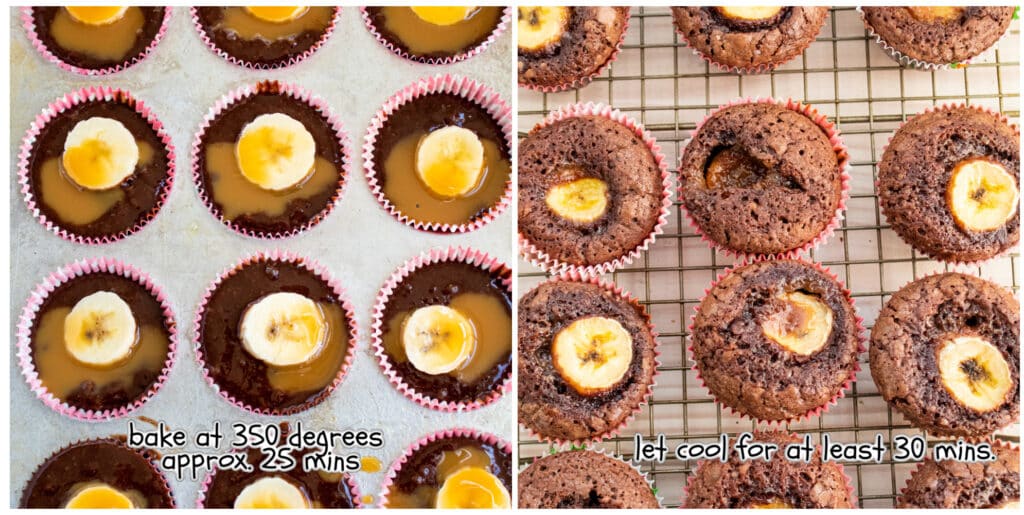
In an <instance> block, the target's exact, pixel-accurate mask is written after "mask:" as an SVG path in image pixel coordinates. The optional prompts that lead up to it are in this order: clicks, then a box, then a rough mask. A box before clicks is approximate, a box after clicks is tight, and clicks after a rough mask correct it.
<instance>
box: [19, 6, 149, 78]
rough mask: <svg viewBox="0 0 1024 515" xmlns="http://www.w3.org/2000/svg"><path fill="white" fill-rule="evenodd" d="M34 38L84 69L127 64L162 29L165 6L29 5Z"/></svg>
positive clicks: (67, 60)
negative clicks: (30, 6)
mask: <svg viewBox="0 0 1024 515" xmlns="http://www.w3.org/2000/svg"><path fill="white" fill-rule="evenodd" d="M31 9H32V22H33V23H34V24H35V33H36V37H38V38H39V40H40V42H41V43H42V44H43V46H44V47H45V48H46V50H48V51H49V52H50V53H52V54H53V55H54V56H55V57H56V58H57V59H60V60H61V61H62V62H64V63H66V64H68V65H70V66H74V67H76V68H80V69H83V70H104V69H109V68H112V67H116V66H119V65H130V64H131V63H133V62H134V61H135V60H136V59H140V58H142V57H143V56H145V55H146V54H147V53H148V52H149V50H150V47H151V45H152V44H153V42H154V40H155V39H156V38H157V37H158V35H159V34H160V32H161V31H162V30H163V25H164V22H165V18H166V17H167V9H166V8H164V7H82V6H76V7H32V8H31Z"/></svg>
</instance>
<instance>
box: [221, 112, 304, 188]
mask: <svg viewBox="0 0 1024 515" xmlns="http://www.w3.org/2000/svg"><path fill="white" fill-rule="evenodd" d="M235 155H236V157H237V158H238V167H239V170H240V171H241V172H242V176H243V177H245V178H246V179H248V180H249V182H251V183H253V184H255V185H257V186H259V187H261V188H263V189H265V190H271V191H282V190H286V189H289V188H292V187H293V186H297V185H299V184H301V183H303V182H304V181H305V180H306V178H307V177H309V175H310V172H312V171H313V164H314V163H315V161H316V142H315V141H314V140H313V135H312V134H310V133H309V131H307V130H306V127H305V126H304V125H302V122H300V121H298V120H296V119H294V118H292V117H291V116H288V115H286V114H282V113H272V114H263V115H260V116H257V117H256V119H254V120H253V121H251V122H249V124H248V125H246V126H245V128H243V129H242V134H241V136H239V138H238V144H237V145H236V146H235Z"/></svg>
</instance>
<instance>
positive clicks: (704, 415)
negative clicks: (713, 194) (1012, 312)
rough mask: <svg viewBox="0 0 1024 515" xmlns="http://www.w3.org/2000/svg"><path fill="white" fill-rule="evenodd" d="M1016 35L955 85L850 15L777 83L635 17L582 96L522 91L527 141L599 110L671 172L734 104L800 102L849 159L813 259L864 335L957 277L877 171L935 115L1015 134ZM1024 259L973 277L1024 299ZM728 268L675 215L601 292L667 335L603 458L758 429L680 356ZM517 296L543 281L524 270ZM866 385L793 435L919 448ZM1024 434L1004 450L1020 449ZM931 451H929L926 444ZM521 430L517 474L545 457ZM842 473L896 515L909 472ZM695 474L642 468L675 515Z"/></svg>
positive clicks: (951, 74) (649, 12) (778, 73)
mask: <svg viewBox="0 0 1024 515" xmlns="http://www.w3.org/2000/svg"><path fill="white" fill-rule="evenodd" d="M1019 47H1020V27H1019V22H1017V21H1014V22H1013V24H1012V25H1011V29H1010V31H1009V34H1008V35H1007V36H1006V37H1004V38H1003V39H1002V40H1001V41H1000V43H999V44H998V45H997V48H995V49H992V50H989V51H988V52H986V53H985V54H984V55H983V56H981V57H980V58H979V59H976V60H975V62H974V63H972V64H971V65H970V66H968V67H965V68H960V69H956V70H947V71H935V72H928V71H920V70H913V69H903V68H901V67H899V66H898V65H897V64H896V63H895V62H894V61H892V60H891V59H890V58H889V57H888V56H887V55H886V54H885V53H884V52H883V51H882V49H881V48H880V46H879V45H878V44H877V43H876V42H875V41H874V40H873V39H871V38H868V37H867V35H866V33H865V31H864V26H863V24H862V22H861V20H860V16H859V14H858V13H857V12H856V10H855V9H853V8H851V7H846V8H833V9H832V12H831V13H830V16H829V18H828V19H827V21H826V23H825V26H824V28H823V29H822V32H821V34H820V35H819V37H818V39H817V40H816V41H815V42H814V43H813V44H812V45H811V46H810V48H808V50H807V51H806V52H805V53H804V55H803V56H801V57H799V58H797V59H795V60H794V61H792V62H790V63H788V64H786V65H785V66H782V67H780V68H779V69H777V70H775V71H774V72H772V73H770V74H765V75H752V76H739V75H736V74H732V73H726V72H721V71H719V70H717V69H715V68H713V67H711V66H709V65H708V64H706V63H705V62H704V61H702V60H700V59H699V58H698V57H697V56H696V55H694V54H693V53H692V51H691V50H690V49H688V48H686V46H685V44H684V43H681V42H680V38H679V37H678V36H677V35H676V33H675V31H674V28H673V24H672V18H671V14H670V12H669V10H668V8H664V7H662V8H643V7H640V8H634V9H633V10H632V17H631V20H630V24H629V29H628V32H627V36H626V40H625V43H624V44H623V46H622V51H621V53H620V54H619V56H618V58H617V60H616V61H615V62H614V63H613V64H612V65H611V66H610V67H609V70H606V71H605V72H604V73H602V74H601V76H600V77H598V78H596V79H595V80H594V81H593V82H592V83H591V84H589V85H588V86H586V87H585V88H582V89H580V90H577V91H569V92H563V93H556V94H540V93H535V92H531V91H527V90H525V89H522V88H521V89H520V90H519V130H520V137H522V136H523V135H525V133H526V132H527V131H529V129H530V128H531V127H533V125H534V124H536V123H537V122H538V121H540V119H542V118H543V117H544V116H545V115H546V114H547V113H548V112H549V111H550V110H551V109H554V108H557V107H558V106H560V105H563V104H567V103H571V102H587V101H594V102H603V103H606V104H610V105H612V106H614V107H616V108H618V109H619V110H621V111H622V112H624V113H625V114H626V115H628V116H630V117H632V118H634V119H637V120H638V121H640V122H641V123H643V124H644V126H645V127H646V128H647V129H648V130H649V131H650V132H651V133H652V134H653V136H654V137H655V138H656V139H657V140H658V142H659V144H660V145H661V147H662V152H664V153H665V156H666V158H667V161H668V163H669V168H670V170H672V171H673V172H674V167H675V165H676V164H677V163H678V157H679V155H680V153H681V150H682V149H683V148H685V143H686V142H687V141H688V140H689V135H690V132H691V131H692V130H693V129H694V127H695V125H696V123H697V122H698V121H700V120H701V119H702V118H703V117H704V116H706V115H707V113H708V112H709V111H710V110H711V109H714V108H715V107H717V106H718V105H720V104H722V103H725V102H727V101H729V100H732V99H734V98H737V97H754V96H762V97H763V96H771V97H773V98H787V97H791V98H794V99H798V100H802V101H804V102H806V103H809V104H811V105H813V106H815V107H816V108H817V109H818V110H819V111H821V112H822V113H824V114H826V115H828V116H829V118H830V119H831V120H833V121H834V122H836V124H837V126H838V127H839V128H840V130H841V131H842V134H843V139H844V141H845V143H846V145H847V146H848V147H849V149H850V154H851V169H850V172H851V175H852V177H853V179H852V181H851V198H850V201H849V203H848V206H847V207H848V209H847V212H846V215H845V220H844V221H843V224H842V227H841V228H840V229H838V230H837V231H836V234H835V235H834V236H833V237H832V238H831V239H830V240H829V241H828V242H827V243H826V244H825V245H822V246H821V247H819V248H818V249H816V250H814V251H812V252H811V253H810V254H809V256H805V257H808V258H810V259H813V260H816V261H818V262H820V263H822V264H824V265H825V266H826V267H829V268H830V269H831V270H832V271H833V272H835V273H836V274H837V275H838V276H839V277H840V279H842V280H844V281H845V282H846V284H847V287H848V288H849V289H850V290H851V291H852V293H853V297H854V298H855V302H856V306H857V310H858V312H859V314H860V315H861V316H862V317H864V319H865V326H866V327H867V328H868V330H870V328H871V326H872V324H873V322H874V320H875V317H876V316H877V314H878V310H879V309H880V308H881V306H882V304H883V303H884V302H885V301H886V300H888V296H889V295H891V294H892V293H893V292H894V291H896V290H897V289H899V287H901V286H902V285H904V284H906V283H907V282H909V281H911V280H912V279H915V278H919V277H921V276H923V275H925V274H928V273H930V272H933V271H937V270H950V269H951V267H950V266H948V265H943V264H941V263H937V262H934V261H931V260H929V259H927V258H926V257H923V256H921V255H919V254H918V253H917V252H915V251H913V249H911V248H910V247H909V246H907V245H906V244H905V243H903V242H902V241H901V240H900V239H899V237H898V236H896V235H895V233H893V232H892V230H891V229H889V227H888V225H887V224H886V221H885V219H884V217H883V216H882V215H881V213H880V211H879V208H878V200H877V197H876V195H875V192H874V182H875V179H876V177H877V175H876V168H875V164H876V163H877V161H878V159H879V158H880V157H881V154H882V151H883V149H884V147H885V144H886V142H887V140H888V138H889V137H890V135H891V134H892V132H893V130H894V129H895V128H896V127H897V126H898V125H899V124H900V123H901V122H903V121H904V120H906V119H907V117H909V116H912V115H913V114H915V113H916V112H918V111H920V110H922V109H924V108H925V107H928V106H931V105H937V104H942V103H946V102H967V103H970V104H978V105H984V106H986V107H989V108H991V109H995V110H998V111H1000V112H1002V113H1004V114H1005V115H1007V116H1008V117H1010V119H1011V120H1012V121H1013V123H1019V122H1018V119H1019V116H1020V104H1019V96H1020V95H1019V80H1020V66H1019ZM1019 259H1020V255H1019V253H1018V252H1014V253H1013V254H1011V255H1009V256H1006V257H1003V258H1000V259H998V260H995V261H993V262H990V263H987V264H985V265H984V266H980V267H979V266H972V267H967V269H966V270H967V271H968V272H971V273H975V274H978V275H981V276H982V277H985V278H988V279H990V280H994V281H996V282H998V283H1000V284H1003V285H1004V286H1007V287H1011V288H1012V289H1013V290H1014V292H1017V291H1018V290H1019V284H1018V281H1019V279H1018V271H1017V267H1018V266H1019ZM732 264H733V260H732V259H731V258H728V257H726V256H723V255H720V254H716V253H714V252H713V251H711V250H710V249H708V248H707V245H706V244H705V243H704V242H703V241H701V239H700V237H699V236H697V235H696V234H694V231H693V230H692V228H690V227H689V226H688V224H687V223H686V221H685V218H684V217H683V216H682V213H681V212H680V204H679V202H676V203H675V205H674V206H673V208H672V213H671V216H670V218H669V222H668V224H667V225H666V226H665V234H663V235H662V236H659V237H658V240H657V242H656V243H655V244H654V245H653V246H652V247H651V249H650V250H649V251H648V252H646V253H644V255H643V256H642V257H640V258H638V259H637V260H636V261H635V262H634V263H633V265H632V266H629V267H627V268H625V269H623V270H619V271H617V272H615V273H613V274H610V276H605V279H611V280H614V281H615V282H616V283H617V284H619V285H620V286H622V287H623V288H625V289H626V290H627V291H629V292H631V293H632V294H633V295H635V296H637V297H638V298H639V299H640V300H641V303H642V304H643V305H644V306H645V307H646V308H647V309H648V311H649V312H650V313H651V316H652V318H653V320H654V323H655V327H656V329H657V330H658V333H659V335H660V337H659V340H660V342H661V351H662V357H661V361H662V365H661V367H660V368H659V376H658V377H657V383H658V384H657V386H656V387H655V390H654V395H653V398H652V400H651V402H650V404H649V405H648V406H646V407H645V408H644V409H643V410H642V411H641V413H640V414H639V415H638V416H637V417H636V419H635V420H633V421H632V422H631V423H630V424H629V425H628V426H627V427H626V428H625V429H624V430H623V431H622V434H621V436H620V437H618V438H614V439H611V440H608V441H605V442H602V443H601V444H598V445H596V446H595V447H596V448H598V449H603V450H608V451H613V452H614V453H616V454H618V455H621V456H623V458H624V459H630V458H631V457H632V447H633V442H632V437H633V435H634V434H635V433H641V434H643V435H645V436H648V437H650V436H653V435H657V434H659V433H663V434H665V435H666V438H667V440H668V442H669V447H670V448H673V447H674V446H675V445H677V444H679V443H681V442H685V441H712V440H714V439H715V438H716V437H717V435H718V434H720V433H722V432H727V433H730V434H735V433H737V432H743V431H749V430H751V429H753V428H754V425H753V424H752V423H751V422H750V421H742V420H741V419H739V417H737V416H735V415H732V414H730V413H728V412H723V411H722V409H721V408H720V406H718V405H717V404H716V403H715V402H714V401H713V400H712V399H711V397H710V396H709V394H708V393H707V392H706V390H704V389H703V388H702V387H701V386H700V383H699V381H697V380H696V377H695V374H694V372H693V371H692V370H690V366H691V364H690V362H689V360H688V358H687V356H686V351H685V343H686V342H687V337H688V332H687V330H686V327H687V326H688V325H689V321H690V317H691V315H692V313H693V307H694V306H695V305H696V304H697V303H698V302H699V300H700V298H701V297H702V296H703V293H704V289H705V288H706V287H707V286H708V285H709V284H710V283H711V281H712V280H713V279H714V277H716V276H717V274H718V273H720V272H721V271H722V270H724V269H725V268H727V267H728V266H730V265H732ZM519 270H520V274H519V279H520V280H519V292H520V294H523V293H525V292H526V291H529V289H530V288H532V287H533V286H534V285H536V284H538V283H539V282H541V281H542V280H544V279H545V277H546V276H545V275H544V274H543V272H541V271H540V270H539V269H537V268H535V267H533V266H532V265H530V264H529V263H527V262H525V261H523V260H522V259H520V262H519ZM861 365H862V370H861V372H860V373H859V374H858V378H857V379H858V381H857V382H856V383H854V385H853V387H852V389H851V390H849V391H847V392H846V397H845V398H843V399H841V400H840V401H839V404H838V405H836V406H834V407H832V408H831V409H830V411H829V412H828V413H826V414H824V415H822V416H821V417H815V418H812V419H810V420H808V421H805V422H802V423H795V424H791V425H789V426H788V427H789V429H790V430H793V431H797V432H801V433H812V434H816V435H817V434H821V433H825V432H827V433H830V434H831V435H832V437H833V439H835V440H838V441H842V442H855V441H856V442H865V441H870V440H872V439H873V438H874V435H875V434H877V433H880V434H882V435H883V438H884V439H885V440H886V441H887V442H889V441H891V440H892V437H893V436H894V435H897V434H921V432H920V431H918V430H916V429H914V428H913V427H912V426H911V425H910V424H909V423H908V422H907V421H906V420H905V419H904V418H903V417H902V416H901V415H900V414H899V413H895V412H893V411H892V410H891V409H890V408H889V407H888V406H887V405H886V403H885V401H884V400H883V399H882V398H881V396H880V395H879V394H878V392H877V390H876V389H875V386H874V383H873V381H872V379H871V375H870V372H869V370H868V363H867V353H864V354H862V355H861ZM1019 434H1020V430H1019V425H1014V426H1012V427H1010V428H1007V429H1006V430H1004V431H1003V432H1002V433H1001V434H1000V436H999V437H1000V438H1004V439H1008V440H1011V441H1019ZM932 440H933V439H930V441H932ZM549 450H550V449H549V446H548V445H547V444H544V443H541V442H537V441H536V440H532V439H531V438H530V436H529V434H528V433H526V432H525V431H524V430H522V429H521V431H520V441H519V462H520V464H521V465H525V464H527V463H529V462H530V461H531V460H532V459H533V458H534V457H536V456H539V455H542V454H545V453H547V452H549ZM886 458H887V459H886V460H885V461H884V462H883V463H880V464H874V463H855V464H848V465H846V472H847V474H848V475H849V476H850V478H851V480H852V482H853V484H854V487H855V492H856V494H857V499H858V502H859V504H860V506H861V507H865V508H868V507H891V506H893V504H894V501H895V496H896V494H897V493H898V492H899V490H900V489H901V488H902V487H903V485H904V483H905V481H906V479H907V477H908V476H909V473H910V471H911V470H912V469H913V468H914V466H915V464H914V463H894V462H893V461H892V460H891V459H889V458H890V455H889V454H887V456H886ZM693 465H694V463H693V462H690V461H676V460H674V459H672V458H669V459H668V460H666V461H665V463H663V464H657V463H655V464H649V463H648V464H643V465H642V469H643V470H644V471H645V472H647V473H648V477H649V478H652V479H653V480H654V482H655V485H656V487H657V488H658V492H659V494H660V495H661V496H662V497H663V498H664V501H665V504H666V506H677V505H678V504H679V502H680V500H681V496H682V491H683V486H684V485H685V482H686V478H687V476H688V475H689V474H690V472H691V471H692V467H693Z"/></svg>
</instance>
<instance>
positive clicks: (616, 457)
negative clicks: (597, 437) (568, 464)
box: [519, 448, 665, 509]
mask: <svg viewBox="0 0 1024 515" xmlns="http://www.w3.org/2000/svg"><path fill="white" fill-rule="evenodd" d="M563 452H592V453H595V454H603V455H605V456H607V457H609V458H611V459H613V460H616V461H621V462H623V463H625V464H626V465H629V467H630V468H632V469H633V470H635V471H636V473H637V474H639V475H640V477H642V478H643V479H644V482H646V483H647V486H649V487H650V488H651V493H653V494H654V498H655V499H657V500H658V507H660V508H664V507H665V498H664V496H662V495H661V491H660V490H658V487H657V486H656V485H655V484H654V480H653V479H651V477H650V476H649V475H647V473H646V472H644V471H643V470H641V469H640V466H639V465H637V464H636V463H633V462H632V461H627V460H626V459H624V458H623V457H622V456H619V455H617V454H615V453H613V452H612V451H609V450H605V449H600V450H599V449H586V448H584V449H570V450H561V451H555V450H554V449H552V452H551V454H546V455H544V456H536V457H534V458H533V460H531V461H530V463H529V464H528V465H523V466H521V467H519V473H520V474H521V473H522V472H523V471H524V470H526V469H527V468H529V467H532V466H533V464H534V463H537V462H538V461H540V460H542V459H544V458H546V457H547V456H553V455H555V454H559V453H563ZM524 509H525V508H524Z"/></svg>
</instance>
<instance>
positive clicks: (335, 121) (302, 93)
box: [192, 80, 352, 240]
mask: <svg viewBox="0 0 1024 515" xmlns="http://www.w3.org/2000/svg"><path fill="white" fill-rule="evenodd" d="M264 93H269V94H274V95H281V96H284V97H287V98H290V99H292V100H295V101H297V102H302V103H304V104H307V105H309V106H310V107H312V108H314V109H316V110H317V111H318V112H319V113H320V115H321V116H322V117H323V118H324V121H325V122H326V123H327V125H328V126H330V127H331V130H333V131H334V135H335V138H336V139H337V142H338V146H339V148H340V149H341V155H342V168H341V170H339V171H338V186H337V189H336V190H335V192H334V195H333V196H332V198H331V200H330V202H328V203H327V206H325V207H324V208H323V210H322V211H320V212H319V213H317V214H316V215H315V216H314V217H313V218H311V219H309V220H307V221H306V222H305V223H303V224H301V225H299V226H297V227H294V228H292V229H289V230H287V231H279V232H264V231H256V230H254V229H251V228H248V227H243V226H242V225H239V224H236V223H235V222H233V221H232V220H228V219H227V218H224V216H223V215H222V213H221V212H220V210H219V209H218V208H217V206H216V205H214V198H213V195H212V193H211V192H209V191H206V187H205V186H204V185H203V173H202V170H201V169H200V166H199V165H200V163H199V153H200V151H201V150H202V147H203V143H204V141H203V140H204V136H205V135H206V131H207V129H209V128H210V125H211V124H213V122H214V121H215V120H216V119H217V118H218V117H220V115H221V113H224V112H226V111H227V110H228V109H230V108H231V106H232V105H234V104H235V102H238V101H241V100H245V99H247V98H250V97H254V96H256V95H259V94H264ZM351 166H352V147H351V143H350V141H349V137H348V133H347V132H345V126H344V125H343V124H342V123H341V119H340V118H339V117H338V116H337V115H336V114H335V113H334V112H333V111H332V110H331V108H330V106H328V105H327V103H326V102H325V101H324V99H323V98H321V97H320V96H319V95H315V94H313V93H312V92H310V91H308V90H306V89H303V88H301V87H299V86H296V85H294V84H287V83H282V82H278V81H276V80H275V81H262V82H258V83H256V84H252V85H246V86H242V87H240V88H238V89H236V90H234V91H231V92H229V93H227V94H226V95H224V96H223V97H221V98H220V99H218V100H217V102H216V103H215V104H213V106H212V107H210V110H209V111H207V113H206V116H205V117H203V123H202V124H201V125H200V127H199V130H198V131H196V135H195V137H193V138H192V181H193V182H194V183H195V185H196V190H197V192H198V193H199V199H200V200H201V201H202V202H203V205H205V206H206V209H207V210H208V211H210V214H212V215H213V216H214V217H215V218H217V219H218V220H220V222H221V223H222V224H224V225H226V226H227V227H228V228H229V229H231V230H232V231H235V232H236V233H238V234H241V235H243V236H249V237H252V238H261V239H266V240H277V239H283V238H290V237H293V236H296V235H298V234H301V233H302V232H305V231H306V230H308V229H311V228H313V227H315V226H317V225H318V224H319V223H320V222H322V221H323V220H324V219H325V218H327V216H328V215H330V214H331V212H332V211H333V210H334V208H335V207H336V206H337V204H338V202H339V201H340V200H341V197H342V196H343V195H344V194H345V190H346V188H347V187H348V183H349V172H350V169H351Z"/></svg>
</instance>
